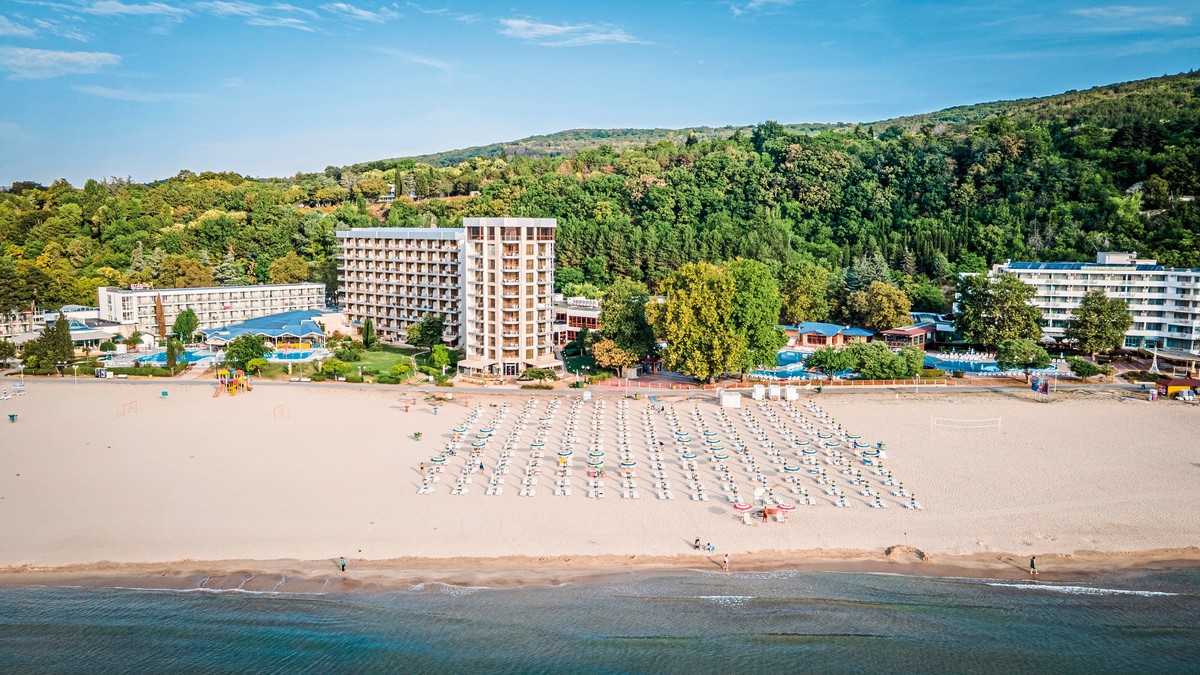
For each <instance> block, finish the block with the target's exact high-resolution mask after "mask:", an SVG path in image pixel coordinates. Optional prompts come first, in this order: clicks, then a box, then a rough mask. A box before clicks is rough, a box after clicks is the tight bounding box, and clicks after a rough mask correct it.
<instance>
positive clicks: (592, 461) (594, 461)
mask: <svg viewBox="0 0 1200 675" xmlns="http://www.w3.org/2000/svg"><path fill="white" fill-rule="evenodd" d="M587 465H588V466H593V467H594V466H604V460H602V459H589V460H588V463H587Z"/></svg>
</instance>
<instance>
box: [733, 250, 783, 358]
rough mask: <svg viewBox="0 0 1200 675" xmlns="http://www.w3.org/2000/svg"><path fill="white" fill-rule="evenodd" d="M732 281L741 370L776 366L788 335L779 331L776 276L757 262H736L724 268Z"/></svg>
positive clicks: (778, 299) (734, 317) (735, 329)
mask: <svg viewBox="0 0 1200 675" xmlns="http://www.w3.org/2000/svg"><path fill="white" fill-rule="evenodd" d="M725 269H726V273H727V274H728V275H729V277H730V278H732V279H733V287H734V294H733V308H732V312H730V316H729V321H730V324H731V327H732V329H733V332H734V334H735V335H737V336H738V337H739V338H740V340H741V343H742V345H743V346H742V349H741V350H740V352H739V354H738V360H739V363H738V367H739V370H740V371H741V372H742V373H749V372H750V371H751V370H753V369H755V368H759V367H770V366H774V365H775V362H776V360H777V356H778V353H779V349H780V348H781V347H783V345H784V344H786V343H787V336H785V335H784V333H783V331H782V330H780V329H779V310H780V306H781V300H780V297H779V287H778V284H777V282H776V281H775V275H774V274H772V273H771V270H770V268H768V267H767V266H766V265H764V264H763V263H761V262H759V261H757V260H734V261H733V262H730V263H729V264H728V265H726V267H725Z"/></svg>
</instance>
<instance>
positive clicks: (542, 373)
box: [517, 368, 558, 382]
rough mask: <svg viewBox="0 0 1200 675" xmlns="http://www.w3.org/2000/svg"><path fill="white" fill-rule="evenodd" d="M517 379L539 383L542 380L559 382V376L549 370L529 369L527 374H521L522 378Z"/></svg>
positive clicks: (526, 371)
mask: <svg viewBox="0 0 1200 675" xmlns="http://www.w3.org/2000/svg"><path fill="white" fill-rule="evenodd" d="M517 379H520V380H538V381H539V382H540V381H542V380H557V379H558V374H557V373H555V372H554V371H553V370H550V369H549V368H527V369H526V370H525V372H523V373H521V377H519V378H517Z"/></svg>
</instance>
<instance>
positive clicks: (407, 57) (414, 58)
mask: <svg viewBox="0 0 1200 675" xmlns="http://www.w3.org/2000/svg"><path fill="white" fill-rule="evenodd" d="M370 49H371V51H373V52H378V53H380V54H386V55H388V56H394V57H396V58H398V59H402V60H404V61H408V62H409V63H416V64H419V65H422V66H427V67H429V68H433V69H434V70H438V71H441V73H442V75H443V76H445V77H450V76H451V75H453V74H454V66H453V65H452V64H450V63H446V62H445V61H439V60H437V59H434V58H430V57H428V56H423V55H421V54H414V53H412V52H406V51H403V50H400V49H389V48H387V47H372V48H370Z"/></svg>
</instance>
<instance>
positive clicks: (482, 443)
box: [471, 441, 487, 448]
mask: <svg viewBox="0 0 1200 675" xmlns="http://www.w3.org/2000/svg"><path fill="white" fill-rule="evenodd" d="M485 445H487V441H472V442H471V447H473V448H482V447H483V446H485Z"/></svg>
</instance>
